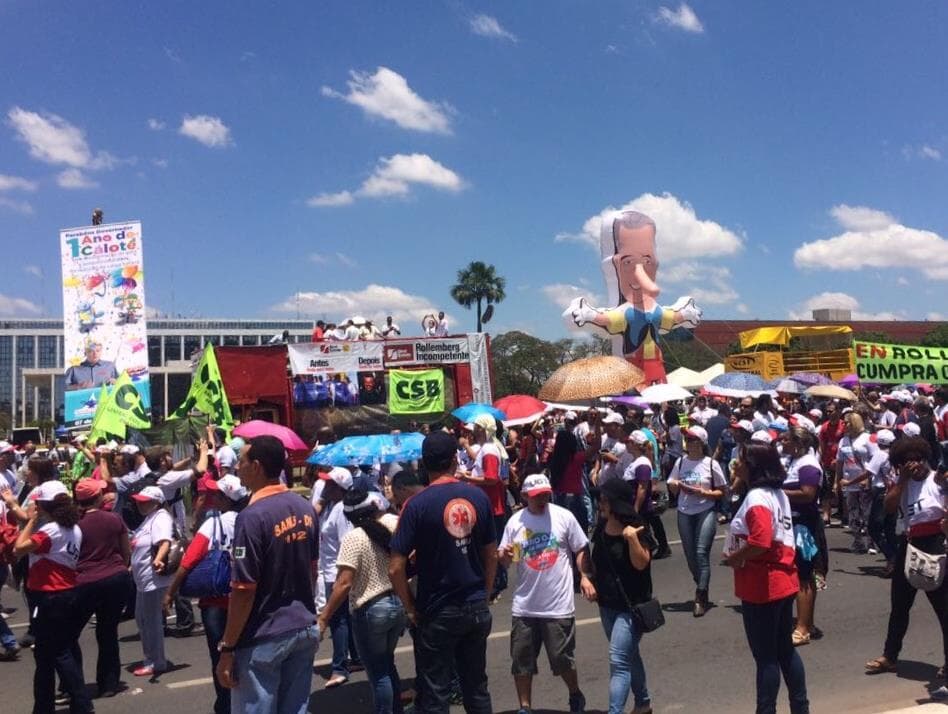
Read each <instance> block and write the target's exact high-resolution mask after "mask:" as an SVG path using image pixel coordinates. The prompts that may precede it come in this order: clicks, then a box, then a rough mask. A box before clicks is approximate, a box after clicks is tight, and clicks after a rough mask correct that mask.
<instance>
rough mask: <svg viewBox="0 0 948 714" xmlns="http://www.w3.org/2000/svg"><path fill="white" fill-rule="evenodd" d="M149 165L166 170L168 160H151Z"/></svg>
mask: <svg viewBox="0 0 948 714" xmlns="http://www.w3.org/2000/svg"><path fill="white" fill-rule="evenodd" d="M151 163H152V164H154V165H155V166H157V167H158V168H159V169H166V168H168V159H152V160H151Z"/></svg>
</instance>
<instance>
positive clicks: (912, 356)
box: [853, 340, 948, 384]
mask: <svg viewBox="0 0 948 714" xmlns="http://www.w3.org/2000/svg"><path fill="white" fill-rule="evenodd" d="M853 353H854V354H855V358H856V375H857V376H858V377H859V379H860V381H863V382H879V383H881V384H909V383H911V384H915V383H919V382H924V383H928V384H948V347H920V346H918V345H887V344H885V343H882V342H860V341H858V340H854V341H853Z"/></svg>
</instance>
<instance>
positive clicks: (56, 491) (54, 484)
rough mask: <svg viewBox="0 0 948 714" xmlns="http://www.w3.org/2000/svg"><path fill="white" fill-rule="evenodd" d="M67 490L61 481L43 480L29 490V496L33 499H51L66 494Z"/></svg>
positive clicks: (67, 493)
mask: <svg viewBox="0 0 948 714" xmlns="http://www.w3.org/2000/svg"><path fill="white" fill-rule="evenodd" d="M68 495H69V490H68V489H67V488H66V486H65V485H64V484H63V482H62V481H44V482H43V483H41V484H40V485H39V486H37V487H36V488H34V489H33V490H32V491H30V498H32V499H33V500H34V501H52V500H53V499H55V498H56V496H68Z"/></svg>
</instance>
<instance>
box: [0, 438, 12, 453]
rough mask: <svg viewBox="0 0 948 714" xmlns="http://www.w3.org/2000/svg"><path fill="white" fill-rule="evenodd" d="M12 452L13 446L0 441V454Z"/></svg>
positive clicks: (7, 442)
mask: <svg viewBox="0 0 948 714" xmlns="http://www.w3.org/2000/svg"><path fill="white" fill-rule="evenodd" d="M13 451H14V448H13V444H11V443H10V442H9V441H0V454H10V453H13Z"/></svg>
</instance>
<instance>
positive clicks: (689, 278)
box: [658, 261, 740, 305]
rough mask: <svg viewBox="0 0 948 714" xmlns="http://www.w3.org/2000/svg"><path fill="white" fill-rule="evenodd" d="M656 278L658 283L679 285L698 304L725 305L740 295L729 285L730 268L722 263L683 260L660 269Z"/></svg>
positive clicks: (730, 278)
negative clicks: (710, 263)
mask: <svg viewBox="0 0 948 714" xmlns="http://www.w3.org/2000/svg"><path fill="white" fill-rule="evenodd" d="M658 278H659V284H661V283H663V282H664V283H668V284H671V285H676V286H679V287H681V288H682V289H683V291H684V292H685V293H687V294H688V295H690V296H691V297H693V298H694V299H695V301H696V302H697V303H698V304H699V305H725V304H728V303H733V302H735V301H736V300H737V299H738V298H739V297H740V296H739V295H738V293H737V291H736V290H734V288H733V287H732V285H731V283H732V280H733V277H732V276H731V270H730V269H729V268H727V267H725V266H723V265H709V264H707V263H700V264H699V263H695V262H692V261H685V262H682V263H675V264H673V265H670V266H668V267H667V268H664V269H661V270H660V271H659V273H658Z"/></svg>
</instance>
